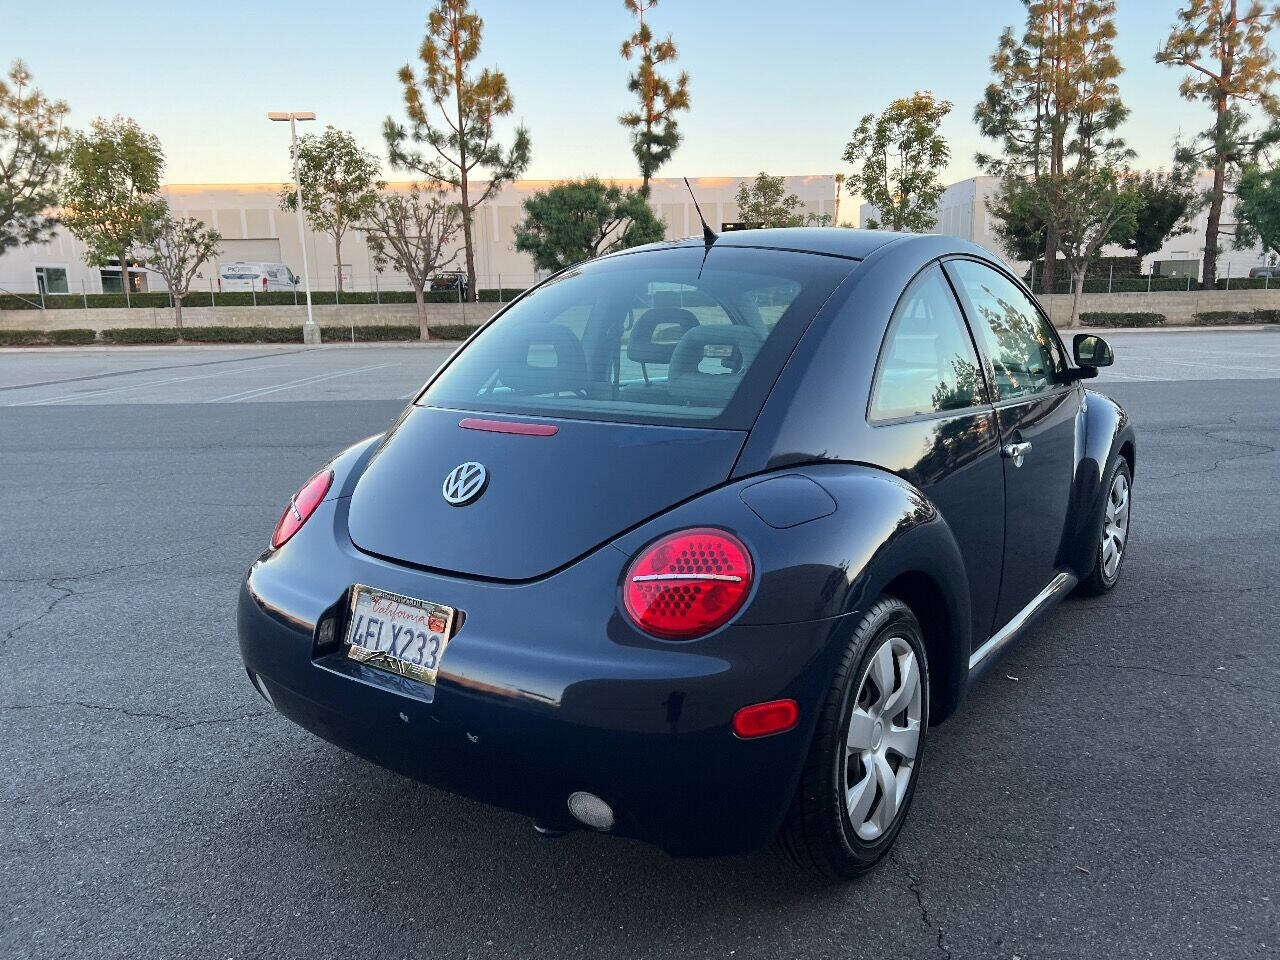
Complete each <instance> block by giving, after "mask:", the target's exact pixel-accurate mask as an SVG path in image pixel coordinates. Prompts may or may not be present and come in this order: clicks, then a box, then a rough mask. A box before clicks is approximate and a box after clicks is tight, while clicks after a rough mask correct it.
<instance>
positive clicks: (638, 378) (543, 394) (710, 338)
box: [418, 245, 855, 429]
mask: <svg viewBox="0 0 1280 960" xmlns="http://www.w3.org/2000/svg"><path fill="white" fill-rule="evenodd" d="M854 264H855V262H854V261H852V260H847V259H843V258H838V257H827V256H819V255H816V254H807V253H793V252H785V251H778V250H760V249H750V248H743V247H728V246H725V247H719V248H716V247H713V248H712V249H711V250H709V251H707V250H704V248H703V247H702V246H701V245H699V246H697V247H680V248H667V249H661V250H654V251H646V252H643V253H636V254H628V255H624V256H619V257H611V258H606V259H603V260H597V261H591V262H588V263H585V264H582V265H580V266H578V267H574V268H572V269H570V270H567V271H565V272H564V273H562V274H560V275H559V276H557V277H555V278H554V279H553V280H552V281H550V282H548V283H546V284H543V285H542V286H540V287H537V288H536V289H534V290H533V291H532V292H530V293H529V294H527V295H525V296H524V297H522V298H521V299H520V300H519V301H517V302H516V303H515V304H514V305H513V306H512V307H511V308H510V309H508V310H507V311H506V312H505V313H503V314H502V315H501V316H500V317H498V318H497V319H496V320H495V321H494V322H493V323H491V324H490V325H489V326H487V327H486V328H485V329H484V330H483V331H481V333H480V334H479V335H477V336H476V338H475V339H474V340H472V341H471V342H470V343H469V344H468V345H467V346H466V348H465V349H463V350H461V351H460V352H459V353H458V354H457V355H456V356H455V357H454V358H453V360H452V361H451V362H450V363H449V364H448V365H447V366H446V367H445V368H444V370H443V371H442V372H441V373H440V374H438V375H437V377H436V378H435V379H434V380H433V381H432V382H431V383H430V384H429V385H428V387H427V389H426V391H425V392H424V393H423V394H422V395H421V396H420V397H419V399H418V402H419V403H421V404H424V405H427V406H433V407H446V408H453V409H460V410H471V411H488V412H493V413H518V414H533V415H538V416H552V417H573V418H580V419H590V420H619V421H627V422H639V423H655V424H673V425H680V424H692V423H694V422H697V423H698V425H700V426H715V427H726V428H729V429H748V428H749V427H750V426H751V424H752V423H753V422H754V420H755V417H756V415H757V414H758V413H759V409H760V406H761V404H762V403H763V402H764V398H765V396H767V394H768V392H769V389H770V388H771V387H772V386H773V383H774V381H775V380H776V379H777V377H778V374H779V372H780V371H781V370H782V365H783V364H784V363H785V362H786V360H787V357H789V356H790V354H791V351H792V349H793V348H794V346H795V343H796V341H797V340H798V339H799V338H800V335H801V334H802V333H803V332H804V330H805V328H806V327H807V326H808V324H809V321H810V320H811V319H812V318H813V316H814V314H815V313H816V312H817V310H818V308H819V307H820V306H821V305H822V304H823V303H824V302H825V301H826V299H827V297H828V296H830V294H831V291H832V290H834V289H835V287H836V285H837V284H838V283H839V282H840V281H841V280H842V279H843V278H844V277H845V276H846V275H847V274H848V273H849V271H850V270H851V269H852V268H853V266H854Z"/></svg>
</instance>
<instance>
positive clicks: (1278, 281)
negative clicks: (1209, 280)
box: [1213, 277, 1280, 290]
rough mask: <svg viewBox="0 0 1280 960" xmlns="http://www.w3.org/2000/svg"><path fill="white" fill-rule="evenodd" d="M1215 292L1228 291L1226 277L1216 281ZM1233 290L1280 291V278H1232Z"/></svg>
mask: <svg viewBox="0 0 1280 960" xmlns="http://www.w3.org/2000/svg"><path fill="white" fill-rule="evenodd" d="M1213 287H1214V289H1215V290H1226V289H1227V279H1226V277H1219V278H1218V279H1217V280H1216V281H1214V284H1213ZM1231 289H1232V290H1280V277H1232V278H1231Z"/></svg>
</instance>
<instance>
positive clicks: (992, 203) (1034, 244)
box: [987, 174, 1046, 263]
mask: <svg viewBox="0 0 1280 960" xmlns="http://www.w3.org/2000/svg"><path fill="white" fill-rule="evenodd" d="M987 210H988V212H989V213H990V214H991V217H992V225H991V228H992V232H993V233H994V234H995V235H996V239H997V240H999V242H1000V246H1001V247H1003V248H1004V251H1005V253H1007V254H1008V255H1009V257H1010V259H1013V260H1021V261H1024V262H1026V261H1031V262H1033V263H1034V262H1035V261H1036V260H1039V259H1040V257H1042V256H1043V255H1044V244H1045V232H1046V224H1045V220H1044V209H1043V202H1042V197H1041V194H1040V191H1039V189H1038V187H1037V182H1036V181H1034V180H1030V179H1027V178H1024V177H1021V176H1018V175H1017V174H1007V175H1006V176H1005V178H1004V179H1003V180H1001V182H1000V189H999V191H998V192H997V193H995V194H994V195H993V196H992V197H991V198H990V199H989V200H988V201H987Z"/></svg>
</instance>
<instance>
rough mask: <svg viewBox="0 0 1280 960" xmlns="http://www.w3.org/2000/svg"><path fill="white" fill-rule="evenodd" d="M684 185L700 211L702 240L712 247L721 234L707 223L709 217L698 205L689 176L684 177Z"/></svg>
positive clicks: (695, 207) (694, 207)
mask: <svg viewBox="0 0 1280 960" xmlns="http://www.w3.org/2000/svg"><path fill="white" fill-rule="evenodd" d="M684 186H685V189H686V190H688V191H689V197H690V198H691V199H692V200H693V209H695V210H697V211H698V219H699V220H701V221H702V242H703V243H705V244H706V245H707V246H708V247H710V246H711V245H712V244H713V243H715V242H716V240H717V239H718V238H719V236H720V234H718V233H716V232H715V231H714V230H712V229H711V227H709V226H708V225H707V218H706V217H704V216H703V215H702V208H701V207H700V206H698V198H697V197H695V196H694V195H693V187H691V186H689V178H688V177H685V178H684Z"/></svg>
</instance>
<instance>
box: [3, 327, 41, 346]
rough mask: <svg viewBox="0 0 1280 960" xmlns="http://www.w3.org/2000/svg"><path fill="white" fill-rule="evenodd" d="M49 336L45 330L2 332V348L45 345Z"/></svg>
mask: <svg viewBox="0 0 1280 960" xmlns="http://www.w3.org/2000/svg"><path fill="white" fill-rule="evenodd" d="M47 336H48V334H46V333H45V332H44V331H43V330H0V346H3V347H28V346H31V345H32V344H36V343H44V342H45V337H47Z"/></svg>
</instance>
